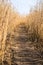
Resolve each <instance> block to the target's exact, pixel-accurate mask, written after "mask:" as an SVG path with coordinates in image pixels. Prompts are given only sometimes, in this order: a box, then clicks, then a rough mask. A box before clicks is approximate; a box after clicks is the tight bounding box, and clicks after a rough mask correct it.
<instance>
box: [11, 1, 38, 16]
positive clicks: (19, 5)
mask: <svg viewBox="0 0 43 65" xmlns="http://www.w3.org/2000/svg"><path fill="white" fill-rule="evenodd" d="M11 2H12V5H13V6H14V7H15V9H16V10H17V12H19V13H20V14H24V15H25V14H28V13H29V11H30V9H31V8H33V7H34V6H35V4H36V2H37V0H11Z"/></svg>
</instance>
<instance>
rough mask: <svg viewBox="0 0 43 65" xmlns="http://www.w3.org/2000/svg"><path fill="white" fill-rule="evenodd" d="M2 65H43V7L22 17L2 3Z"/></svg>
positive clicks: (0, 22)
mask: <svg viewBox="0 0 43 65" xmlns="http://www.w3.org/2000/svg"><path fill="white" fill-rule="evenodd" d="M41 5H42V6H43V4H41ZM0 65H43V7H41V10H40V7H39V10H38V8H36V9H34V10H33V11H32V12H30V14H28V15H27V16H23V17H22V16H20V15H19V14H18V13H17V12H15V11H14V9H13V8H12V7H11V6H10V5H9V4H5V3H4V2H3V1H2V3H1V4H0Z"/></svg>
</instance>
